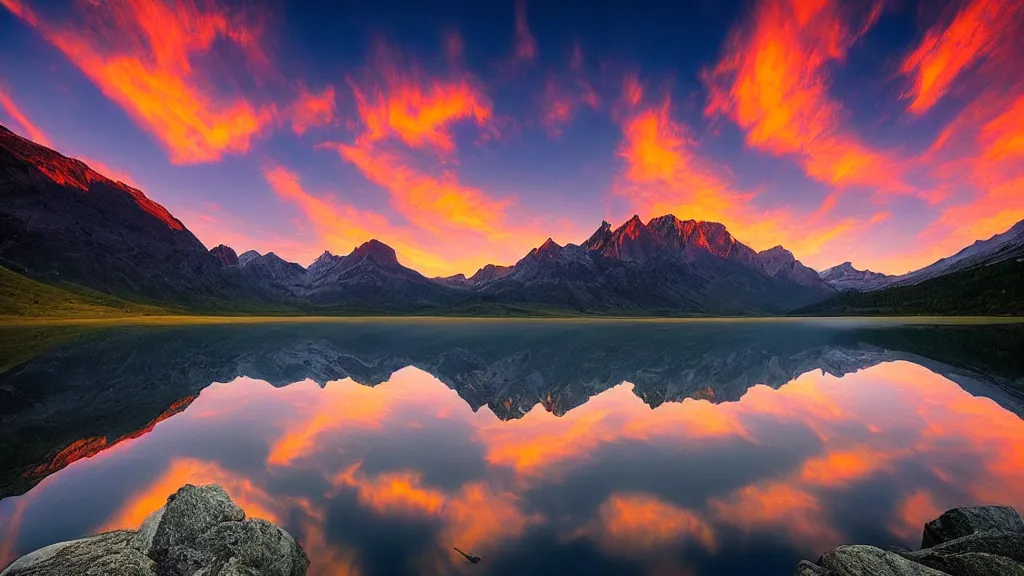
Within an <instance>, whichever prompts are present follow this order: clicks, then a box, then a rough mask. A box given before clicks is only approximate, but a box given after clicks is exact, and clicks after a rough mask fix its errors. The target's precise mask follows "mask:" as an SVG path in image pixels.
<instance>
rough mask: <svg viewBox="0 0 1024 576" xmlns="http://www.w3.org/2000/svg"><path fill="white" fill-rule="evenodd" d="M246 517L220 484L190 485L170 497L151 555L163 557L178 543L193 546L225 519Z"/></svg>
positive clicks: (157, 530)
mask: <svg viewBox="0 0 1024 576" xmlns="http://www.w3.org/2000/svg"><path fill="white" fill-rule="evenodd" d="M242 520H245V512H244V511H243V510H242V509H241V508H239V507H238V506H237V505H236V504H235V503H234V502H232V501H231V498H230V497H228V495H227V492H224V489H223V488H221V487H220V486H218V485H216V484H207V485H206V486H193V485H191V484H186V485H184V486H182V487H181V488H179V489H178V491H177V492H175V493H174V494H171V495H170V496H169V497H168V498H167V505H166V506H165V507H164V513H163V514H162V515H161V517H160V519H159V521H158V524H157V527H156V529H155V531H154V533H153V542H152V547H151V548H150V549H149V550H147V551H146V553H147V554H150V555H152V556H155V557H157V558H160V557H161V556H163V555H164V554H165V553H166V552H167V551H168V550H169V549H171V548H173V547H175V546H189V545H191V544H193V543H194V542H195V541H196V539H197V538H199V536H201V535H202V534H204V533H205V532H206V531H207V530H209V529H210V528H213V527H214V526H216V525H217V524H219V523H221V522H231V521H235V522H240V521H242Z"/></svg>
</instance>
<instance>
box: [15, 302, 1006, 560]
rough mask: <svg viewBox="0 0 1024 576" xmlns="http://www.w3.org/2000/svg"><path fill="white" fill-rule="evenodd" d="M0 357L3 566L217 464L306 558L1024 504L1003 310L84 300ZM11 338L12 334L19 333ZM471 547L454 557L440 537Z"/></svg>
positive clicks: (604, 541)
mask: <svg viewBox="0 0 1024 576" xmlns="http://www.w3.org/2000/svg"><path fill="white" fill-rule="evenodd" d="M47 334H48V333H46V332H45V330H44V329H42V328H39V327H35V328H26V329H24V330H19V329H13V328H7V329H5V331H4V332H3V334H2V336H3V338H4V339H5V340H7V341H8V342H18V343H27V344H25V345H26V346H29V345H31V343H32V342H40V343H42V344H40V345H39V348H42V349H43V350H42V351H41V352H38V354H36V355H34V356H32V355H31V354H29V355H27V356H26V357H28V356H31V358H29V359H27V360H25V361H24V362H21V363H19V364H17V365H16V366H15V367H13V368H10V369H8V370H7V371H5V372H4V373H2V374H0V462H2V465H0V498H2V499H0V566H4V565H6V564H7V563H8V562H10V561H11V560H13V559H14V558H15V557H17V556H18V555H21V554H24V553H27V552H29V551H31V550H34V549H36V548H39V547H41V546H44V545H47V544H50V543H53V542H58V541H62V540H68V539H72V538H78V537H82V536H85V535H88V534H92V533H96V532H99V531H104V530H110V529H116V528H135V527H137V526H138V525H139V523H140V522H141V521H142V519H143V518H145V517H146V515H148V514H149V513H150V512H152V511H153V510H155V509H157V508H159V507H160V506H162V505H163V503H164V501H165V500H166V498H167V496H168V495H169V494H171V493H173V492H174V491H175V490H176V489H177V488H178V487H180V486H181V485H183V484H185V483H187V482H188V483H193V484H202V483H209V482H217V483H219V484H221V485H222V486H223V487H224V488H225V489H226V490H227V492H228V494H229V495H231V497H232V498H233V499H234V500H235V502H237V503H238V504H239V505H240V506H242V507H243V508H244V509H245V510H246V512H247V513H248V515H249V516H254V517H261V518H265V519H268V520H271V521H273V522H275V523H277V524H279V525H280V526H282V527H284V528H285V529H286V530H288V531H289V532H290V533H291V534H292V535H293V536H295V537H296V539H297V540H299V541H300V542H301V543H302V545H303V546H304V548H305V549H306V551H307V553H308V555H309V557H310V560H311V566H310V574H332V575H333V574H359V575H362V576H366V575H375V574H389V575H390V574H516V575H519V574H568V573H582V574H691V575H701V574H724V573H758V574H768V575H771V574H780V575H783V574H786V575H788V574H791V573H792V570H793V567H794V565H795V564H796V563H797V561H799V560H800V559H801V558H809V559H815V558H817V557H818V555H820V554H821V553H822V552H824V551H826V550H828V549H830V548H831V547H834V546H836V545H839V544H843V543H865V544H873V545H876V546H880V547H882V548H885V547H887V546H890V545H899V546H905V547H909V548H916V547H917V546H919V545H920V540H921V529H922V525H923V523H924V522H925V521H926V520H929V519H931V518H933V517H935V516H937V515H938V514H940V513H941V512H942V511H944V510H946V509H948V508H951V507H954V506H967V505H977V504H1005V505H1011V506H1015V507H1016V508H1017V509H1018V510H1024V420H1022V415H1024V395H1022V394H1021V390H1024V355H1022V354H1021V350H1024V328H1022V326H1021V325H1020V324H1006V325H961V324H955V323H954V324H949V325H926V324H908V323H904V322H899V321H881V320H879V321H872V320H845V319H836V320H798V321H770V320H751V321H666V322H659V321H604V320H602V321H592V320H579V321H576V320H557V321H542V320H455V319H450V320H449V319H437V320H425V319H410V320H400V319H387V320H378V321H371V320H359V319H354V320H347V321H341V322H301V323H300V322H286V323H272V324H238V325H233V324H226V325H210V326H203V325H199V326H136V327H120V328H109V327H107V328H105V327H90V328H88V329H85V328H83V329H82V331H81V333H76V334H74V335H71V336H68V335H66V334H65V335H62V336H60V337H50V336H48V335H47ZM33 354H35V352H33ZM453 546H458V547H459V548H461V549H462V550H465V551H467V552H470V553H472V554H475V555H477V556H480V557H481V558H482V559H483V561H482V562H480V563H479V564H475V565H470V564H468V563H467V562H466V561H465V560H464V559H462V557H461V556H459V555H457V554H456V553H455V552H454V551H453V550H452V548H453Z"/></svg>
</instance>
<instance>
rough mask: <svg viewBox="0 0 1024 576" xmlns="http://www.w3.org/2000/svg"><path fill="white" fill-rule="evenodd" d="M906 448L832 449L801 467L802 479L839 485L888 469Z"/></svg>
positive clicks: (863, 447)
mask: <svg viewBox="0 0 1024 576" xmlns="http://www.w3.org/2000/svg"><path fill="white" fill-rule="evenodd" d="M905 455H907V453H906V452H894V453H889V452H882V451H879V450H875V449H872V448H869V447H867V446H857V447H854V448H851V449H841V450H831V451H829V452H827V453H826V454H825V455H824V456H820V457H817V458H811V459H809V460H807V461H805V462H804V464H803V466H802V467H801V468H800V472H799V474H800V480H801V481H802V482H804V483H805V484H808V485H818V486H829V487H839V486H845V485H848V484H850V483H851V482H855V481H858V480H862V479H864V478H867V477H869V476H870V475H872V474H874V473H876V472H878V471H879V470H881V469H886V468H888V467H889V464H890V462H891V461H892V460H894V459H895V458H896V457H897V456H905Z"/></svg>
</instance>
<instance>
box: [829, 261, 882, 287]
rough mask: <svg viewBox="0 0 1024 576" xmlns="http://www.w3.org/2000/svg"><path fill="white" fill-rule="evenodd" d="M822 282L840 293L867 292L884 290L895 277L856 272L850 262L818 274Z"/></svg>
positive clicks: (864, 271)
mask: <svg viewBox="0 0 1024 576" xmlns="http://www.w3.org/2000/svg"><path fill="white" fill-rule="evenodd" d="M819 276H820V277H821V279H822V280H824V281H825V282H826V283H828V285H829V286H832V287H833V288H835V289H836V290H839V291H840V292H847V291H850V290H856V291H858V292H868V291H871V290H877V289H879V288H884V287H886V286H888V285H890V284H892V283H893V280H895V278H896V277H895V276H890V275H888V274H881V273H879V272H872V271H871V270H857V269H856V268H854V267H853V264H852V263H850V262H843V263H842V264H840V265H838V266H833V267H831V268H829V269H828V270H822V271H821V272H820V273H819Z"/></svg>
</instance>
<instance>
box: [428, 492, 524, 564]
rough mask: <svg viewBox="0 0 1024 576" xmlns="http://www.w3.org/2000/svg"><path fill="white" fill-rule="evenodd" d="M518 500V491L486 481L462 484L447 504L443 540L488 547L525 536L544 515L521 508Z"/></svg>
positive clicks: (470, 546) (468, 547) (479, 548)
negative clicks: (529, 527)
mask: <svg viewBox="0 0 1024 576" xmlns="http://www.w3.org/2000/svg"><path fill="white" fill-rule="evenodd" d="M518 500H519V498H518V496H517V495H516V494H514V493H512V492H503V491H500V490H496V489H494V488H493V487H492V486H490V485H489V484H487V483H484V482H468V483H466V484H463V485H462V487H461V488H460V489H459V491H458V492H457V493H455V495H454V496H453V497H452V498H451V499H449V500H448V502H447V503H446V504H445V509H444V515H445V518H446V520H447V529H446V530H445V533H444V535H443V536H442V538H441V540H442V541H443V542H444V543H446V544H447V543H448V542H461V543H463V545H464V546H465V548H466V549H469V550H474V551H476V550H484V551H486V550H488V549H491V548H493V547H495V546H496V545H498V544H499V543H501V542H507V541H510V540H513V539H515V538H518V537H520V536H522V534H523V533H524V532H525V531H526V528H527V527H528V526H530V525H531V524H537V523H540V522H543V520H544V519H543V517H541V516H539V515H536V514H532V515H530V514H526V513H524V512H523V511H521V510H520V509H519V508H518V507H517V503H518ZM460 546H461V545H460Z"/></svg>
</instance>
